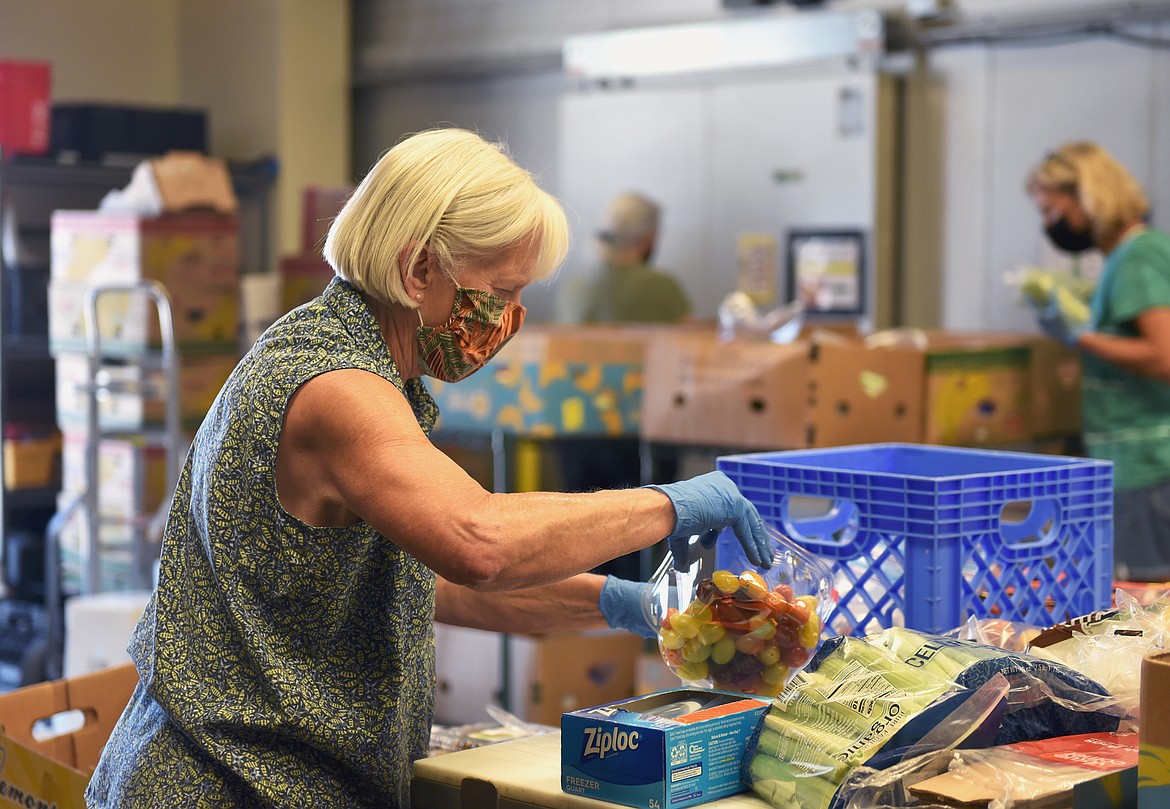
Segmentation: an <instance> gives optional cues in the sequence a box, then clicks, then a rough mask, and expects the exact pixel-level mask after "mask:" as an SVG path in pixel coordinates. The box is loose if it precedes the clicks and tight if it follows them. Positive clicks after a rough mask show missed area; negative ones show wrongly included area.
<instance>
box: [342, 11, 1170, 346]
mask: <svg viewBox="0 0 1170 809" xmlns="http://www.w3.org/2000/svg"><path fill="white" fill-rule="evenodd" d="M940 5H943V6H946V5H949V6H950V8H951V11H950V14H951V15H952V17H953V18H954V19H955V20H956V21H957V24H958V25H959V26H966V27H967V30H972V28H975V29H978V27H979V26H983V28H982V31H983V32H984V33H994V32H995V31H997V30H1003V31H1009V30H1011V27H1012V25H1013V24H1016V25H1021V24H1025V23H1027V24H1034V23H1036V22H1037V21H1045V20H1049V21H1068V20H1070V19H1072V18H1075V17H1077V16H1078V15H1080V16H1085V15H1092V16H1100V17H1101V18H1102V19H1106V20H1110V19H1112V20H1117V19H1123V18H1124V17H1125V15H1126V13H1128V12H1132V13H1135V14H1136V13H1138V12H1140V13H1141V15H1143V16H1144V15H1147V14H1157V13H1162V14H1165V15H1170V2H1168V0H1140V1H1135V2H1121V0H954V1H953V2H951V3H949V4H947V3H940ZM825 7H826V8H829V9H831V10H856V9H861V8H882V9H887V10H891V11H899V10H901V9H902V8H903V7H904V3H901V2H877V1H874V2H867V1H866V0H839V1H838V2H830V3H827V4H826V6H825ZM804 13H810V14H811V13H816V12H815V11H801V10H797V9H795V8H793V7H790V6H777V7H774V8H770V9H764V10H760V9H752V10H738V11H728V10H724V9H723V8H722V7H721V4H720V3H719V2H718V0H686V1H685V2H671V0H653V1H652V2H643V3H622V2H618V1H617V0H613V1H612V2H609V1H607V2H602V0H560V2H558V3H556V4H552V5H550V4H548V3H547V2H543V0H356V2H355V6H354V14H355V21H356V24H355V39H354V49H355V50H354V56H355V75H356V78H357V81H358V86H359V90H358V93H357V96H356V104H355V125H356V127H357V130H356V131H357V132H358V133H359V134H358V136H357V142H356V144H355V171H359V172H360V171H362V170H364V168H365V167H366V166H368V165H369V164H370V163H372V162H373V160H374V159H375V158H376V156H377V154H378V153H380V151H381V150H383V149H385V148H388V147H389V146H391V145H393V143H394V142H395V141H396V140H397V139H398V138H399V137H401V136H402V135H403V134H405V133H407V132H409V131H413V130H415V129H418V128H421V127H423V126H430V125H435V124H437V123H443V122H447V123H456V124H458V125H461V126H468V127H471V128H481V129H486V130H488V131H489V132H492V133H496V134H499V135H501V136H503V135H504V134H505V133H507V134H506V136H507V139H508V141H509V143H510V144H511V146H512V147H513V153H514V155H515V156H516V158H517V160H518V162H520V163H521V164H523V165H525V166H527V167H529V168H536V169H538V170H541V171H543V172H544V173H543V174H542V179H543V180H544V181H545V182H546V184H547V185H548V187H550V189H551V190H553V191H554V192H559V190H560V189H559V186H558V179H559V178H558V177H557V176H556V175H555V174H549V173H548V171H547V167H548V166H552V165H556V163H557V160H558V156H557V155H556V153H555V152H556V144H557V143H558V142H562V141H563V140H564V139H565V137H566V134H565V133H564V132H563V131H561V127H563V126H564V123H563V121H558V118H557V115H556V114H555V109H556V103H557V102H556V99H557V96H558V95H560V96H564V95H567V94H574V93H577V92H579V90H580V88H579V87H577V85H575V84H574V83H573V82H572V81H571V80H569V79H567V78H566V77H564V76H563V75H561V74H560V71H559V65H558V62H557V58H556V57H557V56H558V54H559V47H560V43H561V42H562V41H563V39H564V37H565V36H568V35H571V34H578V33H585V32H593V31H603V30H608V29H614V28H622V27H632V26H637V25H663V24H671V23H678V22H687V21H693V20H711V19H720V18H728V17H745V16H751V15H752V14H804ZM1131 27H1132V26H1128V25H1127V26H1126V28H1127V30H1129V29H1130V28H1131ZM1136 30H1137V32H1138V33H1142V34H1148V35H1153V36H1159V37H1162V38H1167V37H1170V30H1168V28H1167V23H1160V24H1157V25H1145V26H1138V27H1137V28H1136ZM1058 42H1061V43H1067V44H1056V43H1058ZM1168 60H1170V54H1168V53H1167V52H1165V51H1155V50H1151V49H1146V48H1142V47H1139V46H1136V45H1132V44H1122V43H1120V42H1118V41H1117V40H1113V39H1104V38H1100V37H1097V38H1083V39H1075V38H1068V37H1065V38H1063V39H1058V40H1054V39H1049V40H1033V41H1020V42H1015V41H1013V42H1000V43H994V42H991V43H982V44H969V45H957V44H950V45H946V46H939V47H935V48H932V49H930V50H928V51H927V53H926V55H925V57H924V60H923V65H922V69H921V71H920V72H919V73H917V74H915V77H914V79H915V80H914V81H911V82H909V83H908V90H907V94H906V103H905V105H904V107H903V109H904V114H903V117H902V122H901V126H902V131H903V133H904V137H905V141H904V143H903V147H902V150H903V155H904V161H903V166H902V167H901V174H902V178H903V181H904V199H903V205H902V210H901V211H900V212H899V216H900V219H901V221H902V223H903V228H904V230H903V234H904V244H903V257H902V260H903V265H904V268H905V273H906V278H905V279H904V281H903V289H902V311H903V312H904V317H905V322H907V323H909V324H913V325H924V326H931V325H941V326H945V327H951V328H1010V329H1031V328H1032V327H1033V324H1032V322H1031V316H1030V314H1029V313H1028V312H1027V311H1026V310H1024V309H1022V308H1020V307H1019V306H1018V305H1017V303H1016V301H1015V298H1014V295H1013V294H1012V292H1011V290H1010V289H1009V288H1008V287H1006V286H1005V285H1004V284H1003V281H1002V276H1003V274H1004V273H1005V272H1008V271H1011V270H1014V269H1016V268H1018V267H1020V266H1022V265H1027V264H1036V263H1045V264H1052V263H1056V262H1059V261H1060V260H1061V259H1060V257H1058V256H1056V255H1055V254H1054V253H1053V252H1052V251H1051V249H1050V248H1047V246H1046V243H1045V242H1044V240H1043V237H1042V235H1041V232H1040V226H1039V221H1038V219H1037V217H1036V215H1035V213H1034V212H1033V211H1032V210H1031V207H1030V202H1029V200H1028V199H1027V197H1026V196H1025V195H1024V193H1023V190H1022V185H1023V179H1024V175H1025V173H1026V172H1027V169H1028V168H1029V167H1030V166H1031V165H1032V163H1033V162H1034V161H1035V160H1037V159H1038V158H1039V157H1040V156H1042V155H1043V153H1044V152H1045V150H1047V149H1049V148H1051V147H1052V146H1054V145H1056V144H1058V143H1059V142H1061V141H1063V140H1066V139H1072V138H1093V139H1097V140H1099V141H1101V142H1102V143H1103V144H1104V145H1105V146H1107V147H1108V148H1110V149H1111V150H1114V151H1115V152H1116V154H1117V155H1118V157H1119V158H1121V159H1122V160H1123V161H1125V162H1126V163H1128V164H1129V165H1130V167H1131V168H1132V169H1133V170H1134V172H1135V174H1137V176H1138V177H1139V179H1141V180H1142V181H1143V182H1144V183H1146V185H1147V187H1148V189H1149V190H1150V192H1151V196H1152V197H1154V205H1155V211H1154V214H1155V221H1156V222H1157V223H1160V224H1162V225H1164V226H1167V225H1170V218H1168V217H1170V214H1165V215H1161V216H1160V214H1164V213H1165V211H1166V210H1167V209H1168V208H1170V199H1167V195H1170V182H1167V181H1168V180H1170V150H1167V149H1165V148H1160V146H1161V144H1163V143H1165V142H1166V136H1167V134H1170V129H1168V127H1170V122H1168V118H1170V69H1168V68H1170V61H1168ZM603 179H604V178H603ZM669 238H670V235H669V232H667V233H666V234H664V239H665V240H669ZM671 250H672V247H671V246H670V244H669V243H667V244H664V245H663V252H665V253H667V254H669V253H670V252H671ZM532 297H533V304H534V305H533V315H534V317H538V318H539V317H541V316H542V315H543V314H545V313H546V312H547V311H548V309H547V308H546V304H547V301H548V299H549V298H550V297H551V295H550V293H549V292H548V291H547V290H538V291H535V292H534V293H533V296H532Z"/></svg>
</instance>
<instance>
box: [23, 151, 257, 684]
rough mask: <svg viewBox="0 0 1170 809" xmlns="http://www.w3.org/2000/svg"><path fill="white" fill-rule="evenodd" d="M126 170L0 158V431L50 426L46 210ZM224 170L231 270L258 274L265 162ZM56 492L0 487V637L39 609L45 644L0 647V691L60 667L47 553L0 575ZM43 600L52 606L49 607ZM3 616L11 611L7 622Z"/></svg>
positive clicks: (97, 191) (37, 534)
mask: <svg viewBox="0 0 1170 809" xmlns="http://www.w3.org/2000/svg"><path fill="white" fill-rule="evenodd" d="M133 169H134V165H133V164H129V163H127V164H126V165H121V164H118V165H107V164H103V163H63V162H57V161H56V160H53V159H49V158H32V157H23V156H17V157H13V158H9V159H6V158H5V156H4V155H0V430H2V429H3V427H4V426H5V425H7V424H10V423H13V422H16V421H24V422H28V423H30V424H34V425H36V426H38V427H41V426H43V427H44V428H46V429H48V428H53V427H55V426H56V401H55V365H54V360H53V357H52V355H51V354H50V352H49V337H48V302H47V290H48V282H49V276H50V259H51V245H50V236H51V233H50V218H51V215H52V212H53V211H54V210H59V209H79V210H86V209H94V208H97V207H98V205H99V203H100V202H101V200H102V198H103V197H104V196H105V195H106V193H107V192H109V191H110V190H113V189H118V188H123V187H125V186H126V184H127V183H128V182H129V181H130V177H131V174H132V172H133ZM230 169H231V177H232V184H233V186H234V188H235V191H236V195H237V197H238V198H239V200H240V209H239V219H240V254H241V271H242V272H257V271H266V270H267V269H268V268H269V264H270V257H269V253H270V251H269V231H270V221H271V210H270V200H269V194H270V190H271V187H272V184H273V183H274V181H275V179H276V164H275V161H274V160H270V159H262V160H258V161H256V162H253V163H248V164H241V165H232V166H230ZM2 477H3V459H2V456H0V478H2ZM59 494H60V489H59V487H58V486H48V487H43V488H35V489H21V490H13V491H8V490H6V489H2V488H0V560H3V561H4V567H3V568H0V570H2V571H3V573H4V575H3V576H2V577H0V607H3V609H0V635H5V636H6V637H7V639H8V640H13V637H14V631H15V630H14V627H15V626H16V625H17V623H19V625H20V626H21V627H24V626H34V627H39V628H43V626H44V624H45V623H46V621H45V620H44V618H45V614H46V613H47V615H48V624H49V629H48V633H49V638H48V643H47V644H46V643H45V639H44V638H36V637H31V636H30V637H29V638H28V646H29V648H30V650H32V649H33V647H36V650H35V652H32V651H30V653H35V654H37V655H38V656H44V657H45V660H44V661H43V662H34V664H31V665H30V663H29V661H28V660H12V659H11V657H12V649H9V648H0V690H4V689H6V688H9V687H16V686H19V685H23V684H27V682H28V681H29V677H30V671H31V672H34V673H38V672H39V673H40V675H41V676H42V677H49V678H51V677H54V676H58V675H59V674H60V668H59V664H60V643H61V640H62V635H63V631H62V627H61V626H60V615H61V604H60V603H59V599H55V598H51V597H50V596H49V595H48V593H49V592H52V591H54V590H57V589H58V588H56V587H54V586H53V585H54V583H55V582H58V581H59V579H58V576H59V573H60V571H59V569H58V560H57V559H56V558H55V554H49V553H45V552H44V551H42V556H43V557H44V560H45V572H44V583H43V584H40V583H35V586H29V584H28V582H15V581H9V578H10V577H9V576H8V569H9V567H10V565H9V564H8V562H9V555H10V550H11V547H12V545H13V539H14V538H15V537H17V536H19V537H21V538H22V539H24V540H34V539H35V541H36V542H39V543H40V544H41V547H42V548H44V540H45V533H46V530H47V528H48V525H49V522H50V520H51V519H52V518H53V515H54V512H55V511H56V508H57V500H58V495H59ZM50 556H52V557H54V558H49V557H50ZM65 595H68V594H65ZM51 600H52V601H54V602H56V603H52V604H50V603H49V601H51ZM6 615H7V616H11V617H10V618H9V619H7V623H5V616H6ZM26 617H31V620H25V618H26ZM17 645H18V644H17V643H15V642H13V643H9V644H8V646H13V647H15V646H17ZM0 646H3V644H0ZM33 681H35V679H34V680H33Z"/></svg>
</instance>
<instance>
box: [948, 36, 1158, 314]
mask: <svg viewBox="0 0 1170 809" xmlns="http://www.w3.org/2000/svg"><path fill="white" fill-rule="evenodd" d="M1151 33H1152V34H1153V35H1156V36H1161V37H1168V36H1170V27H1167V26H1165V25H1163V26H1162V27H1161V28H1160V29H1155V30H1154V31H1152V32H1151ZM1168 59H1170V56H1168V55H1167V53H1166V52H1164V51H1154V50H1150V49H1146V48H1140V47H1135V46H1133V45H1128V44H1122V43H1119V42H1115V41H1110V40H1100V39H1096V40H1085V41H1082V42H1076V43H1071V44H1065V45H1047V46H1037V47H1033V48H1022V47H1018V46H974V47H962V48H947V49H941V50H938V51H935V52H934V53H932V54H931V55H930V59H929V61H930V68H929V69H930V70H931V72H932V73H934V74H935V77H936V79H937V80H938V81H940V82H941V83H942V84H943V85H944V86H945V88H946V111H945V116H944V129H943V132H942V143H943V158H942V159H943V164H942V174H943V178H944V183H943V188H942V193H941V199H940V210H941V211H942V250H941V256H940V262H941V263H940V269H941V272H942V275H943V282H942V303H943V306H942V310H943V311H942V314H943V317H942V321H943V323H944V325H947V326H949V327H953V328H988V327H990V328H1003V329H1028V328H1031V327H1032V325H1033V318H1032V316H1031V314H1030V313H1029V312H1028V311H1027V310H1026V309H1025V308H1022V307H1020V306H1019V305H1018V303H1017V302H1016V299H1015V295H1014V294H1013V291H1012V290H1011V288H1010V287H1008V286H1007V285H1005V284H1004V283H1003V280H1002V276H1003V274H1004V273H1007V272H1011V271H1013V270H1017V269H1018V268H1020V267H1021V266H1028V265H1042V266H1067V263H1068V262H1067V259H1065V258H1064V257H1062V256H1059V255H1058V254H1057V253H1055V252H1054V251H1053V250H1052V248H1051V247H1050V246H1049V245H1048V243H1047V241H1046V240H1045V238H1044V237H1043V235H1042V231H1041V225H1040V220H1039V217H1038V216H1037V214H1036V212H1035V210H1034V207H1033V205H1032V203H1031V201H1030V200H1029V199H1028V197H1027V195H1026V194H1025V193H1024V188H1023V184H1024V178H1025V176H1026V175H1027V172H1028V170H1029V169H1030V168H1031V167H1032V166H1033V165H1035V163H1037V162H1038V161H1039V160H1040V159H1041V158H1042V157H1043V156H1044V154H1045V153H1046V152H1047V151H1050V150H1051V149H1052V148H1054V147H1055V146H1057V145H1059V144H1060V143H1062V142H1064V141H1066V140H1073V139H1090V140H1095V141H1097V142H1099V143H1101V144H1102V145H1103V146H1105V147H1106V148H1107V149H1109V150H1110V151H1111V152H1112V153H1113V154H1114V155H1116V156H1117V157H1118V159H1120V160H1121V161H1122V162H1124V163H1125V164H1126V165H1127V166H1128V167H1129V168H1130V170H1131V171H1132V172H1133V173H1134V175H1135V176H1136V177H1137V178H1138V179H1139V180H1140V181H1141V182H1142V183H1143V185H1144V186H1145V187H1146V189H1147V191H1148V192H1149V194H1150V196H1151V202H1152V203H1153V208H1154V210H1153V214H1154V221H1155V224H1159V225H1161V226H1163V227H1170V173H1168V172H1170V162H1168V159H1167V154H1166V153H1167V150H1166V148H1165V146H1164V144H1165V143H1166V142H1167V138H1168V137H1170V86H1168V84H1167V80H1166V74H1167V71H1168V69H1170V61H1168ZM1099 264H1100V261H1099V257H1095V258H1091V259H1089V260H1088V261H1087V262H1086V268H1087V269H1089V270H1090V271H1092V269H1093V268H1094V267H1099Z"/></svg>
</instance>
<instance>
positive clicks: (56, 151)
mask: <svg viewBox="0 0 1170 809" xmlns="http://www.w3.org/2000/svg"><path fill="white" fill-rule="evenodd" d="M172 150H187V151H195V152H203V153H206V152H207V113H206V111H204V110H197V109H175V108H158V107H128V106H121V105H119V106H114V105H105V104H54V105H53V108H52V113H51V116H50V136H49V152H50V154H52V155H54V156H58V155H61V154H63V153H70V154H75V155H76V156H77V157H78V158H80V159H82V160H101V159H102V158H103V157H105V156H106V155H108V154H129V155H161V154H165V153H167V152H169V151H172Z"/></svg>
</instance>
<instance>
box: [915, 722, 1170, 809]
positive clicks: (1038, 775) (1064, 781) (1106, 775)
mask: <svg viewBox="0 0 1170 809" xmlns="http://www.w3.org/2000/svg"><path fill="white" fill-rule="evenodd" d="M958 755H959V756H961V757H962V760H963V763H962V764H961V765H960V764H957V763H952V764H951V765H950V766H949V767H948V769H947V771H946V772H944V773H942V774H940V775H936V776H933V777H931V778H926V779H924V780H919V781H917V782H915V783H914V784H913V785H912V786H910V792H911V793H912V794H914V795H916V796H918V797H919V798H922V799H925V800H927V801H929V802H931V803H932V805H933V803H934V802H939V803H943V804H945V805H947V806H963V807H971V809H982V808H983V807H989V806H1002V805H1004V804H1005V803H1006V804H1007V805H1010V806H1012V807H1018V809H1060V808H1061V807H1065V808H1066V809H1124V808H1125V807H1127V806H1129V807H1132V806H1134V800H1135V798H1134V793H1135V790H1134V784H1135V782H1136V772H1135V765H1136V762H1137V758H1138V750H1137V739H1136V738H1135V734H1133V733H1088V734H1083V735H1079V736H1063V737H1056V738H1050V739H1043V740H1038V741H1031V742H1020V743H1018V744H1011V745H1005V746H1002V747H991V748H986V749H984V750H974V751H969V752H963V753H959V754H958ZM1111 786H1112V787H1114V788H1115V790H1116V791H1114V789H1111V788H1110V787H1111ZM1158 805H1159V806H1164V805H1165V804H1158Z"/></svg>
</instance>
